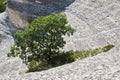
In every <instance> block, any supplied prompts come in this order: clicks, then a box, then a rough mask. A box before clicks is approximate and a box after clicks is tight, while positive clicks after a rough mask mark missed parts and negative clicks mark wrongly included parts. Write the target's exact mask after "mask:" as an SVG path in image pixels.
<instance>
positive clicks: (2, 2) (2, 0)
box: [0, 0, 6, 13]
mask: <svg viewBox="0 0 120 80" xmlns="http://www.w3.org/2000/svg"><path fill="white" fill-rule="evenodd" d="M5 9H6V0H0V13H1V12H4V11H5Z"/></svg>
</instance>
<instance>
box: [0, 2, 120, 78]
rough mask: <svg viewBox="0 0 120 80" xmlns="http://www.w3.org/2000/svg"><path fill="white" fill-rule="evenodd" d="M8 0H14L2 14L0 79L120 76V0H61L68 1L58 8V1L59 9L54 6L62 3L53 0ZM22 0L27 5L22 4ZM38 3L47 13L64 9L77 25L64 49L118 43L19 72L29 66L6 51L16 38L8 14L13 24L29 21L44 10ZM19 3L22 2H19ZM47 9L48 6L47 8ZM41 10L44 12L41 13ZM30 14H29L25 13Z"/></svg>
mask: <svg viewBox="0 0 120 80" xmlns="http://www.w3.org/2000/svg"><path fill="white" fill-rule="evenodd" d="M8 1H12V2H10V3H9V4H8V9H7V14H8V15H7V14H6V13H2V14H0V80H9V79H11V80H120V50H119V49H120V47H119V45H120V44H119V42H120V27H119V25H120V15H119V12H120V1H119V0H65V2H64V1H63V0H60V1H61V2H62V3H65V4H64V5H65V6H62V8H61V7H60V8H59V6H60V5H61V4H59V6H58V7H57V9H56V8H54V7H55V5H56V4H58V3H60V2H59V1H58V2H57V3H54V4H53V3H52V2H51V3H50V5H48V4H47V3H46V1H50V0H45V1H44V0H36V2H34V1H33V2H28V0H24V1H23V0H19V1H18V0H8ZM53 1H54V0H53ZM69 1H70V2H69ZM23 2H24V8H23V7H21V5H22V6H23ZM40 2H41V3H40ZM38 3H39V4H41V5H42V6H43V7H42V8H43V11H42V12H43V13H45V14H49V13H48V12H49V10H50V11H51V12H54V11H57V12H61V11H65V13H66V15H67V17H68V21H69V24H71V25H72V26H73V27H74V28H76V30H77V31H76V32H75V33H74V35H73V36H71V37H67V36H66V37H65V40H66V41H67V44H66V46H65V47H64V49H65V50H67V51H68V50H74V51H76V50H81V49H88V48H96V47H102V46H104V45H107V44H115V46H116V47H115V48H114V49H113V50H111V51H109V52H107V53H101V54H99V55H97V56H94V57H89V58H86V59H83V60H78V61H76V62H73V63H71V64H67V65H63V66H60V67H57V68H53V69H50V70H46V71H42V72H35V73H27V74H20V72H21V71H24V69H26V67H25V66H24V64H23V63H22V62H21V60H20V59H19V58H7V57H6V54H5V53H7V52H8V51H9V49H10V46H11V45H12V44H13V42H14V39H13V37H12V32H14V31H15V29H14V28H12V26H11V24H10V23H9V22H8V18H7V16H8V17H9V21H10V22H11V23H12V24H13V25H14V26H18V27H19V26H20V25H21V24H22V25H26V24H27V23H29V20H30V21H31V20H32V19H33V18H35V17H36V16H39V15H42V14H43V13H42V12H41V9H42V8H40V7H41V5H40V6H39V5H38ZM14 4H15V5H14ZM16 4H19V5H17V6H16ZM36 7H38V8H36ZM51 7H52V8H51ZM38 9H40V11H38ZM47 9H49V10H48V11H46V10H47ZM32 11H33V12H32ZM31 12H32V13H31ZM40 12H41V14H39V13H40ZM51 12H50V13H51ZM27 14H28V16H26V15H27ZM31 16H32V18H31ZM16 19H17V20H16ZM23 19H24V20H23ZM14 21H15V22H14ZM13 22H14V23H13ZM22 27H24V26H22Z"/></svg>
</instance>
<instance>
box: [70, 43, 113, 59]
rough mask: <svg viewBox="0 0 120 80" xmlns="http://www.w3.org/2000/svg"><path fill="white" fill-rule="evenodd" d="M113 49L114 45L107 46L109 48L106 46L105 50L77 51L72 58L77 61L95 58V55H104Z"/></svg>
mask: <svg viewBox="0 0 120 80" xmlns="http://www.w3.org/2000/svg"><path fill="white" fill-rule="evenodd" d="M113 47H114V45H107V46H104V47H103V48H96V49H89V50H82V51H77V52H73V53H72V54H71V57H72V59H74V60H76V59H84V58H86V57H90V56H95V55H97V54H99V53H102V52H107V51H109V50H110V49H112V48H113Z"/></svg>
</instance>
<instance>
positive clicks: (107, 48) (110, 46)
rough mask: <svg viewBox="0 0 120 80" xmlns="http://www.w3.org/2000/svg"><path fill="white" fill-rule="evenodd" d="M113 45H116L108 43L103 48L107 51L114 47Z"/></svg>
mask: <svg viewBox="0 0 120 80" xmlns="http://www.w3.org/2000/svg"><path fill="white" fill-rule="evenodd" d="M113 47H115V46H114V45H107V46H105V47H103V48H102V50H103V52H107V51H109V50H110V49H112V48H113Z"/></svg>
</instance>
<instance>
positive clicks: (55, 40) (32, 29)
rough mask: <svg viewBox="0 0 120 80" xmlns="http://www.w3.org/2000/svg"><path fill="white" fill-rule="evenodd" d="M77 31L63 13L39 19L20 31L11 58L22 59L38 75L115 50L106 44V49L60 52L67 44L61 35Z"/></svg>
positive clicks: (10, 54)
mask: <svg viewBox="0 0 120 80" xmlns="http://www.w3.org/2000/svg"><path fill="white" fill-rule="evenodd" d="M74 32H75V29H73V28H72V27H71V26H70V25H68V22H67V18H66V15H65V14H64V13H60V14H56V13H53V14H51V15H49V16H45V17H39V18H37V19H35V20H34V21H33V22H32V23H31V24H29V25H28V26H27V27H26V28H25V30H24V31H22V30H18V31H17V32H16V33H15V45H14V46H12V47H11V50H10V52H9V53H8V57H20V58H21V59H22V60H23V62H24V63H25V64H26V65H27V66H28V68H29V71H28V72H35V71H42V70H46V69H49V68H53V67H57V66H60V65H64V64H67V63H71V62H73V61H75V60H77V59H84V58H86V57H89V56H95V55H97V54H99V53H101V52H107V51H109V50H110V49H111V48H113V47H114V45H107V46H105V47H103V48H97V49H89V50H82V51H77V52H63V51H60V48H63V47H64V45H65V44H66V42H65V41H64V39H63V37H62V36H63V35H68V36H70V35H72V34H73V33H74Z"/></svg>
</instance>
